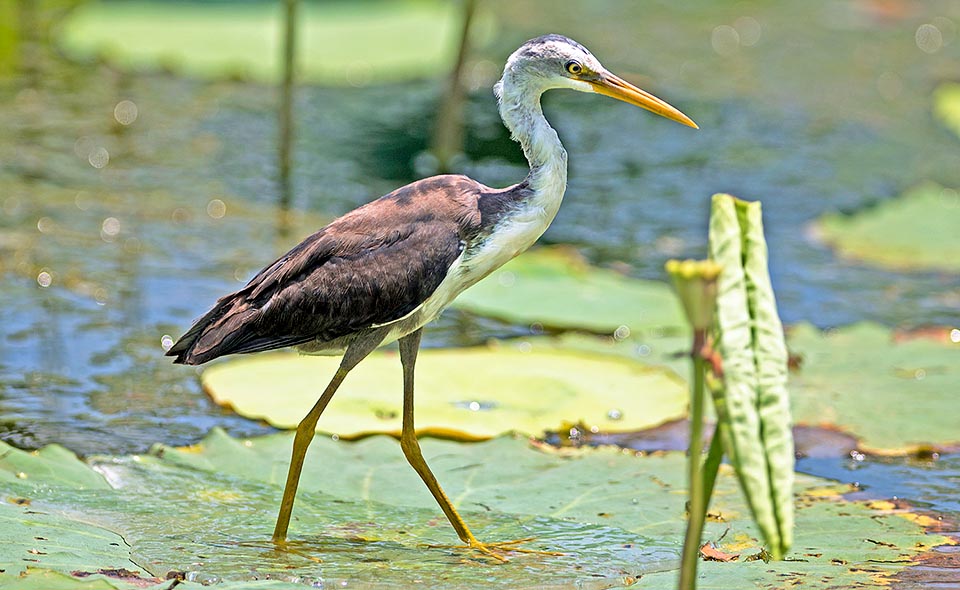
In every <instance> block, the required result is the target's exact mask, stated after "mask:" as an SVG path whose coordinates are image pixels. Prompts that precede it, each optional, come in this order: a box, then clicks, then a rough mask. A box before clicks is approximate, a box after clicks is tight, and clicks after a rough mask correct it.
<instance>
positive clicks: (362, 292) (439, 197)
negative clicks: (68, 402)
mask: <svg viewBox="0 0 960 590" xmlns="http://www.w3.org/2000/svg"><path fill="white" fill-rule="evenodd" d="M489 190H490V189H487V187H484V186H483V185H481V184H480V183H478V182H476V181H474V180H471V179H469V178H467V177H464V176H452V175H445V176H436V177H433V178H427V179H424V180H421V181H418V182H414V183H412V184H409V185H407V186H405V187H403V188H400V189H398V190H396V191H394V192H392V193H390V194H388V195H385V196H383V197H381V198H379V199H377V200H376V201H373V202H371V203H368V204H366V205H364V206H362V207H359V208H357V209H355V210H353V211H351V212H349V213H347V214H346V215H344V216H343V217H340V218H338V219H336V220H335V221H333V222H332V223H330V224H329V225H328V226H326V227H324V228H323V229H321V230H320V231H318V232H316V233H315V234H313V235H311V236H309V237H308V238H306V239H305V240H303V241H302V242H301V243H300V244H298V245H297V246H295V247H294V248H293V249H292V250H290V251H289V252H287V253H286V254H284V255H283V256H282V257H280V258H279V259H278V260H276V261H275V262H273V263H272V264H270V265H268V266H267V267H265V268H264V269H263V270H261V271H260V272H259V273H257V275H256V276H255V277H253V279H251V280H250V282H249V283H247V285H246V286H244V287H243V288H242V289H240V290H238V291H236V292H234V293H231V294H229V295H227V296H225V297H222V298H221V299H220V300H219V301H217V303H216V305H215V306H214V307H213V309H211V310H210V311H209V312H207V313H206V314H205V315H204V316H203V317H201V318H200V319H199V320H197V321H196V322H195V323H194V325H193V326H192V327H191V328H190V330H189V331H187V333H186V334H184V335H183V337H181V338H180V340H179V341H177V343H176V344H174V345H173V346H172V347H171V348H170V350H168V351H167V355H168V356H174V357H176V358H175V360H174V362H176V363H182V364H189V365H196V364H201V363H205V362H207V361H209V360H212V359H214V358H217V357H220V356H223V355H227V354H236V353H249V352H259V351H263V350H271V349H276V348H283V347H287V346H295V345H304V344H307V343H311V342H320V343H322V342H330V341H334V340H337V339H340V338H344V337H348V336H350V335H351V334H355V333H358V332H361V331H363V330H366V329H369V328H371V327H374V326H378V325H383V324H389V323H391V322H395V321H396V320H398V319H400V318H403V317H404V316H406V315H407V314H409V313H410V312H412V311H413V310H415V309H416V308H417V307H418V306H420V305H421V304H422V303H423V302H424V301H425V300H426V299H427V298H429V297H430V295H431V294H432V293H433V292H434V290H436V288H437V286H438V285H440V283H441V282H442V281H443V279H444V277H445V276H446V274H447V271H448V270H449V268H450V266H451V265H452V264H453V263H454V261H455V260H457V258H458V257H459V256H460V254H461V252H462V251H463V249H464V247H465V245H466V244H467V243H468V242H469V241H470V240H471V239H473V238H474V237H475V236H476V235H477V234H478V233H479V232H480V231H481V229H482V219H481V217H482V215H481V210H480V209H481V208H480V206H479V201H480V199H481V195H482V193H483V192H484V191H489Z"/></svg>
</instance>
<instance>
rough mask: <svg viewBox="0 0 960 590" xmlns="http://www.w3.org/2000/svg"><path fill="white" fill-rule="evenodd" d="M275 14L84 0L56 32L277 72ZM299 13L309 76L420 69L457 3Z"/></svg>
mask: <svg viewBox="0 0 960 590" xmlns="http://www.w3.org/2000/svg"><path fill="white" fill-rule="evenodd" d="M281 15H282V11H281V10H279V9H278V8H277V7H276V5H274V4H263V3H256V2H254V3H246V4H241V5H229V6H227V5H216V4H209V3H202V2H196V3H181V4H177V5H175V6H171V5H170V4H169V3H167V2H161V1H157V0H138V1H134V2H123V3H119V4H117V3H90V4H89V5H85V6H82V7H80V8H78V9H77V10H76V12H75V14H73V15H72V16H71V18H70V19H69V20H68V21H67V22H66V25H65V27H64V30H63V34H62V42H63V44H64V45H65V47H66V48H67V50H68V51H69V52H70V53H72V54H74V55H79V56H84V57H89V56H91V55H98V54H100V55H105V56H106V57H108V58H109V59H112V60H115V61H118V62H120V63H122V64H124V65H133V66H144V65H148V66H157V65H166V66H175V67H178V68H182V69H183V71H185V72H188V73H190V74H194V75H201V76H208V77H225V76H229V75H237V74H238V75H242V76H252V77H254V78H256V79H259V80H265V81H275V80H278V79H279V78H280V69H279V66H280V60H279V59H277V56H279V55H280V48H279V47H280V46H279V39H278V36H277V32H278V31H280V30H281V22H280V19H281ZM227 17H228V18H227ZM298 17H299V23H298V24H299V26H300V31H301V42H300V43H299V45H300V47H299V48H298V51H299V55H298V60H299V62H300V64H301V66H300V68H299V69H300V70H301V71H302V75H303V77H304V78H306V79H309V80H313V81H323V82H327V83H334V84H348V83H350V84H360V83H365V82H366V81H367V80H369V79H371V78H376V79H379V80H388V79H389V80H397V79H398V78H409V77H414V76H423V75H425V74H432V73H436V72H438V71H440V70H442V68H443V67H444V66H445V64H446V62H447V58H448V57H449V56H450V52H451V51H452V50H453V41H454V38H453V36H452V33H453V31H454V29H455V26H454V23H455V11H454V10H452V9H451V6H450V5H449V4H447V3H444V2H335V3H302V4H301V8H300V11H299V14H298ZM438 31H439V34H438ZM320 44H322V46H321V45H320Z"/></svg>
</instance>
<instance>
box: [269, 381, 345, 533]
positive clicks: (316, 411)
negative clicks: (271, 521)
mask: <svg viewBox="0 0 960 590" xmlns="http://www.w3.org/2000/svg"><path fill="white" fill-rule="evenodd" d="M348 372H349V369H345V368H343V367H342V366H341V367H340V369H338V370H337V374H336V375H334V376H333V379H332V380H331V381H330V384H329V385H327V388H326V389H325V390H324V392H323V395H322V396H320V399H319V400H317V403H316V404H314V406H313V408H312V409H311V410H310V412H309V413H307V415H306V416H304V418H303V420H301V421H300V424H298V425H297V434H296V435H295V436H294V437H293V456H292V457H291V458H290V470H289V471H288V472H287V483H286V485H285V486H284V487H283V500H282V501H281V502H280V514H278V515H277V526H276V527H275V528H274V529H273V542H274V543H283V542H284V541H286V540H287V528H288V527H289V526H290V515H291V513H292V512H293V501H294V499H295V498H296V497H297V486H299V485H300V472H301V471H303V459H304V457H306V455H307V447H309V446H310V443H311V442H313V437H314V435H315V434H316V430H317V420H319V419H320V414H322V413H323V410H324V409H325V408H326V407H327V404H328V403H330V399H331V398H333V394H334V393H336V392H337V388H338V387H340V384H341V383H342V382H343V379H344V377H346V376H347V373H348Z"/></svg>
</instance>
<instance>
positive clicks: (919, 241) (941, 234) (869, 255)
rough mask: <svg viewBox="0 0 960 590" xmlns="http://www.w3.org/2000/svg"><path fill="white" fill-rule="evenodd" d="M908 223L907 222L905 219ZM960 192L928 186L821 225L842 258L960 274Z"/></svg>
mask: <svg viewBox="0 0 960 590" xmlns="http://www.w3.org/2000/svg"><path fill="white" fill-rule="evenodd" d="M907 219H908V220H910V223H905V222H904V220H907ZM957 228H960V194H958V192H957V191H956V190H954V189H950V188H943V187H941V186H939V185H936V184H933V183H928V184H923V185H921V186H918V187H916V188H914V189H912V190H910V191H907V192H906V193H904V194H903V195H901V196H899V197H897V198H894V199H890V200H888V201H883V202H881V203H878V204H877V205H876V206H874V207H872V208H870V209H867V210H864V211H860V212H858V213H855V214H853V215H842V214H831V215H827V216H825V217H823V218H821V219H820V220H819V221H818V222H817V229H818V231H819V234H820V235H821V237H822V238H823V240H824V241H825V242H826V243H828V244H830V245H831V246H833V247H834V248H836V250H837V251H838V252H839V253H840V254H841V255H842V256H846V257H849V258H853V259H856V260H862V261H864V262H866V263H869V264H874V265H877V266H881V267H885V268H892V269H898V270H934V271H944V272H957V271H960V256H958V255H957V253H958V252H960V231H958V229H957Z"/></svg>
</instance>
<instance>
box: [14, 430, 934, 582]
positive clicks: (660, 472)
mask: <svg viewBox="0 0 960 590" xmlns="http://www.w3.org/2000/svg"><path fill="white" fill-rule="evenodd" d="M291 442H292V436H291V435H289V434H287V433H284V434H279V435H271V436H267V437H262V438H258V439H252V440H236V439H232V438H230V437H228V436H226V435H225V434H223V433H222V432H220V431H214V432H213V433H211V435H210V436H208V437H207V439H205V440H204V441H203V442H202V443H201V444H199V445H197V446H196V447H191V448H187V449H175V448H169V447H162V446H158V447H156V448H155V449H154V450H153V451H152V452H151V453H150V454H149V455H145V456H125V457H92V458H90V459H88V460H87V461H86V462H85V464H81V465H84V466H85V467H86V468H87V469H88V471H89V473H88V474H86V475H78V481H79V482H80V483H72V482H70V481H69V479H70V478H64V477H59V478H58V477H51V474H54V473H57V472H59V471H60V469H59V468H60V466H62V465H63V466H66V467H67V469H66V471H67V472H69V473H76V470H77V464H78V463H79V462H78V461H77V459H76V458H73V457H69V456H68V455H66V454H64V453H60V452H57V453H27V452H23V451H18V450H16V449H12V448H10V447H7V446H6V445H2V444H0V473H4V472H5V473H6V474H7V475H6V476H5V479H4V480H5V482H7V484H5V489H6V490H7V494H9V495H12V496H15V497H16V498H17V499H18V503H11V502H4V503H2V504H0V518H2V519H3V520H4V522H5V523H14V524H15V525H16V526H20V527H23V526H32V527H35V528H32V529H31V530H30V532H27V533H23V532H21V531H19V529H16V528H11V527H9V526H7V525H6V524H5V526H4V527H2V529H0V530H2V531H3V533H2V534H3V535H4V540H5V541H6V542H5V543H3V544H2V545H0V569H3V570H4V573H3V574H2V575H0V585H2V584H11V583H14V582H15V583H16V584H17V587H20V588H40V587H44V586H43V585H42V584H40V583H37V584H33V585H27V583H29V581H30V580H31V579H32V578H33V577H34V576H38V577H42V576H48V577H49V574H45V573H44V570H54V571H59V572H69V571H78V570H79V571H84V572H90V571H97V570H99V569H101V568H113V567H123V568H126V569H128V570H131V571H137V572H139V573H140V575H142V576H143V577H144V578H147V577H164V576H166V575H167V573H168V572H170V571H174V572H181V573H183V574H186V575H187V577H188V579H193V580H197V581H206V582H212V581H216V580H222V581H223V582H224V583H223V584H222V587H225V588H237V587H248V586H247V585H248V584H250V582H247V581H249V580H253V579H260V580H263V579H267V578H270V579H272V580H276V582H274V585H275V587H282V586H281V585H280V583H281V582H288V584H284V585H283V586H287V587H292V585H291V584H290V583H300V584H311V583H314V584H315V583H319V582H321V581H322V583H323V584H324V586H327V585H330V586H339V585H341V584H342V583H345V584H346V585H347V586H348V587H354V588H367V587H371V588H372V587H376V588H387V589H389V588H408V587H413V586H419V587H424V588H436V589H443V588H475V587H484V588H511V589H513V588H534V587H544V586H548V587H551V588H609V587H622V586H624V585H626V584H627V583H629V582H630V581H631V580H634V579H635V578H636V577H638V576H643V577H642V578H641V580H640V587H648V586H649V587H663V586H668V585H672V584H673V576H674V572H673V570H674V568H675V562H676V558H677V554H678V552H679V544H680V539H681V533H680V531H681V529H682V525H683V521H684V507H683V505H684V499H685V496H684V494H683V477H684V476H683V473H684V471H683V465H684V458H683V456H682V454H679V453H672V454H665V455H659V456H646V457H638V456H635V455H634V454H632V453H630V454H625V453H623V452H621V451H619V450H617V449H612V448H605V449H592V450H579V451H576V452H573V453H563V454H560V453H556V452H541V451H538V450H536V449H534V448H532V447H531V446H530V445H529V443H528V442H527V441H525V440H520V439H516V438H510V437H507V438H497V439H494V440H491V441H488V442H485V443H478V444H462V443H454V442H450V441H441V440H434V439H428V440H425V441H424V442H423V446H424V451H425V456H426V458H427V460H428V461H429V462H430V463H431V464H432V466H433V469H434V471H435V472H436V474H437V476H438V478H439V479H440V481H441V482H442V483H443V485H444V486H445V487H446V489H447V491H448V492H449V494H450V496H451V498H453V500H454V502H455V503H456V504H458V505H459V507H460V508H461V510H462V512H463V515H464V518H465V519H466V520H467V521H468V523H469V524H470V525H471V526H472V528H473V529H474V532H475V533H476V534H477V535H478V536H479V537H480V538H481V539H487V540H491V541H493V540H503V539H509V538H518V537H529V536H533V537H536V540H535V541H533V542H531V543H530V544H529V545H530V547H532V548H542V549H551V550H558V551H562V552H564V553H565V554H566V555H563V556H559V557H544V556H534V555H523V554H517V555H515V556H514V558H513V559H512V561H511V562H509V563H507V564H505V565H491V564H488V563H486V562H485V561H483V560H481V559H478V558H475V557H471V556H470V555H469V554H466V553H464V552H463V551H458V550H451V549H449V548H429V547H426V546H424V544H438V543H440V544H442V543H452V542H455V540H456V539H455V536H454V535H453V532H452V529H451V528H450V527H449V526H448V525H447V524H446V522H445V521H444V520H443V518H442V516H441V514H440V511H439V509H438V508H437V507H436V505H435V504H434V503H433V499H432V498H431V497H430V495H429V493H428V492H427V491H426V489H425V488H424V486H423V485H422V483H421V482H420V481H419V479H418V478H417V476H416V474H415V473H414V472H413V470H412V469H410V467H409V466H407V465H406V462H405V460H404V459H403V455H402V453H401V452H400V449H399V445H398V443H397V442H396V441H395V440H393V439H391V438H387V437H371V438H367V439H365V440H362V441H359V442H355V443H345V442H343V441H340V442H336V441H333V440H331V439H329V438H318V439H317V440H316V441H314V446H313V447H312V448H311V453H310V457H308V461H307V464H306V466H305V471H304V475H303V479H302V480H301V486H300V494H299V496H298V503H297V506H296V508H295V512H294V515H295V520H294V522H293V525H292V530H291V533H292V535H291V541H292V543H291V550H290V551H288V552H279V551H277V550H276V549H275V548H274V547H273V546H272V545H271V544H269V543H268V542H267V539H268V538H269V534H270V531H271V530H272V526H273V519H274V514H275V509H276V505H277V503H278V502H279V496H280V485H281V482H282V481H283V478H284V476H285V468H286V462H287V460H288V453H289V450H290V444H291ZM18 474H19V475H18ZM91 478H93V479H96V478H100V479H101V480H102V482H103V483H102V484H100V485H96V486H91V485H90V483H89V481H90V480H91ZM798 484H799V485H798V489H800V490H801V493H800V496H799V497H798V502H797V508H798V514H797V523H798V527H797V529H798V534H797V542H796V546H797V547H798V549H797V551H796V554H795V555H792V556H790V557H792V558H794V559H795V560H794V561H785V562H778V563H770V564H766V563H763V562H762V561H753V562H736V563H704V564H703V569H702V571H703V582H704V584H706V585H705V586H703V587H708V588H720V587H722V588H727V589H736V588H757V587H761V588H766V587H770V588H776V587H783V585H785V584H799V585H802V586H803V587H804V588H827V587H836V586H837V585H842V586H844V587H850V586H854V585H862V586H863V587H880V586H881V585H882V584H883V583H884V581H885V580H888V579H889V577H890V576H892V575H894V574H896V573H897V572H898V571H899V570H901V569H902V568H903V567H905V566H906V565H907V564H908V563H909V562H910V560H911V559H912V557H913V556H915V555H917V554H918V553H919V552H921V551H924V550H926V549H928V548H929V547H931V546H932V545H935V544H939V543H943V542H945V539H943V538H942V537H939V536H935V535H924V534H923V533H922V528H921V527H920V526H919V525H918V524H917V522H914V521H912V520H910V519H907V518H901V515H898V514H896V513H895V512H894V511H890V510H877V509H876V508H871V507H870V506H869V505H867V504H865V503H862V502H851V501H846V500H844V499H843V498H842V497H841V496H840V495H838V492H841V491H844V489H845V488H843V487H840V488H834V487H829V486H828V487H824V486H825V482H824V481H823V480H818V479H815V478H811V477H801V478H800V479H799V481H798ZM712 511H713V513H715V514H718V515H722V519H720V520H722V522H719V521H718V522H711V523H708V525H707V532H706V538H707V539H708V540H713V541H718V542H719V543H720V547H721V548H722V549H723V550H726V551H735V552H741V553H744V554H753V553H756V552H757V551H758V550H759V543H758V541H757V540H756V533H755V531H754V530H753V528H752V524H751V522H750V519H749V516H748V511H747V508H746V506H745V505H744V504H743V502H742V501H741V498H740V495H739V493H738V491H737V487H736V482H735V479H734V477H733V476H732V474H730V473H729V472H727V471H726V470H722V471H721V475H720V477H719V479H718V483H717V492H716V496H715V503H714V505H713V507H712ZM39 515H42V517H43V518H44V519H46V520H47V521H49V526H48V525H43V526H39V525H35V524H34V523H36V522H37V521H38V518H40V516H39ZM907 516H910V515H909V514H907ZM10 530H12V531H14V533H13V534H17V533H19V534H20V535H21V536H22V535H28V537H27V538H33V540H34V542H35V545H31V548H34V549H36V551H35V552H30V553H27V552H25V551H24V547H25V546H26V545H24V544H23V541H22V539H19V540H18V539H16V538H14V539H11V538H10V537H9V535H8V533H7V531H10ZM98 535H99V536H102V537H104V538H105V539H115V540H116V541H115V543H116V545H110V543H108V545H110V546H111V547H113V549H112V550H111V551H110V552H106V553H104V554H103V555H97V554H96V551H94V549H93V547H92V545H91V544H90V543H88V539H89V538H93V537H96V536H98ZM35 537H40V539H36V538H35ZM11 541H13V542H11ZM54 547H56V548H57V549H58V553H57V554H56V555H54V554H53V553H52V551H51V548H54ZM26 556H29V558H30V559H33V560H35V561H31V562H29V563H27V562H24V561H23V558H24V557H26ZM27 567H33V568H41V569H39V570H32V571H31V572H30V573H28V574H27V575H26V576H25V577H24V578H19V577H18V575H19V574H20V573H21V572H23V571H25V570H26V568H27ZM109 584H110V585H112V586H114V587H123V588H129V587H131V585H130V584H129V583H127V582H124V581H122V580H110V581H109ZM255 585H256V586H259V585H260V583H257V584H255ZM101 587H110V586H101Z"/></svg>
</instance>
